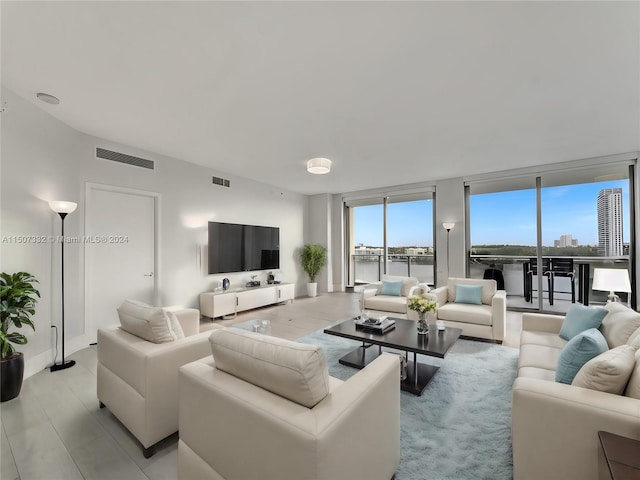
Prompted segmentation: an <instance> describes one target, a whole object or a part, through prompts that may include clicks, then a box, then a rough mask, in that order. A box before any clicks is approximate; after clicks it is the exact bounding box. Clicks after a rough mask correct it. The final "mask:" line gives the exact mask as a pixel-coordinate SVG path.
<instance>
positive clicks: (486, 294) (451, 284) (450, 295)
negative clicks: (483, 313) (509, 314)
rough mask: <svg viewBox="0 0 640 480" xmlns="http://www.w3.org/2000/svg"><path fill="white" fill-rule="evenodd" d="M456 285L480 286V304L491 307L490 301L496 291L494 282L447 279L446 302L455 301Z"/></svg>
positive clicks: (473, 279)
mask: <svg viewBox="0 0 640 480" xmlns="http://www.w3.org/2000/svg"><path fill="white" fill-rule="evenodd" d="M456 285H482V303H484V304H485V305H491V300H492V299H493V296H494V295H495V294H496V291H497V290H498V286H497V285H498V284H497V283H496V281H495V280H479V279H477V278H449V279H448V280H447V302H450V303H453V302H455V301H456Z"/></svg>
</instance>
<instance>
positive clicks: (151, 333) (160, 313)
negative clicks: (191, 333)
mask: <svg viewBox="0 0 640 480" xmlns="http://www.w3.org/2000/svg"><path fill="white" fill-rule="evenodd" d="M118 317H119V318H120V325H121V328H122V329H123V330H124V331H126V332H129V333H130V334H132V335H135V336H136V337H140V338H143V339H144V340H147V341H149V342H153V343H165V342H172V341H174V340H176V339H177V336H176V334H175V332H174V331H173V329H172V328H171V320H170V318H169V315H167V312H166V311H165V310H164V309H162V308H160V307H152V306H150V305H147V304H145V303H142V302H137V301H135V300H125V301H124V302H123V303H122V305H120V308H118ZM176 321H177V318H176ZM183 336H184V334H183Z"/></svg>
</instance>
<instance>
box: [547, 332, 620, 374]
mask: <svg viewBox="0 0 640 480" xmlns="http://www.w3.org/2000/svg"><path fill="white" fill-rule="evenodd" d="M607 349H608V347H607V341H606V340H605V338H604V336H603V335H602V333H600V331H599V330H598V329H597V328H590V329H588V330H585V331H584V332H580V333H579V334H577V335H576V336H575V337H573V338H572V339H571V340H569V342H568V343H567V344H566V345H565V347H564V348H563V349H562V350H561V351H560V356H559V357H558V365H557V367H556V382H559V383H568V384H570V383H571V382H573V379H574V378H575V376H576V374H577V373H578V371H579V370H580V369H581V368H582V366H583V365H584V364H585V363H587V362H588V361H589V360H591V359H592V358H594V357H596V356H598V355H600V354H601V353H604V352H606V351H607Z"/></svg>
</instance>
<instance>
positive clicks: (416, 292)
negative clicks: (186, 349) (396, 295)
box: [407, 285, 424, 298]
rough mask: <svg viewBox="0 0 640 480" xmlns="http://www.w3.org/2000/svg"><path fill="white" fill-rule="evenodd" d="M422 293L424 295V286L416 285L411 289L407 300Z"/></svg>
mask: <svg viewBox="0 0 640 480" xmlns="http://www.w3.org/2000/svg"><path fill="white" fill-rule="evenodd" d="M422 293H424V289H423V288H422V286H420V285H415V286H413V287H411V288H410V289H409V295H407V298H408V297H413V296H414V295H420V294H422Z"/></svg>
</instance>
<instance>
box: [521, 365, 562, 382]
mask: <svg viewBox="0 0 640 480" xmlns="http://www.w3.org/2000/svg"><path fill="white" fill-rule="evenodd" d="M518 377H525V378H537V379H538V380H545V381H547V382H555V381H556V372H555V370H547V369H546V368H538V367H522V368H520V369H518Z"/></svg>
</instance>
